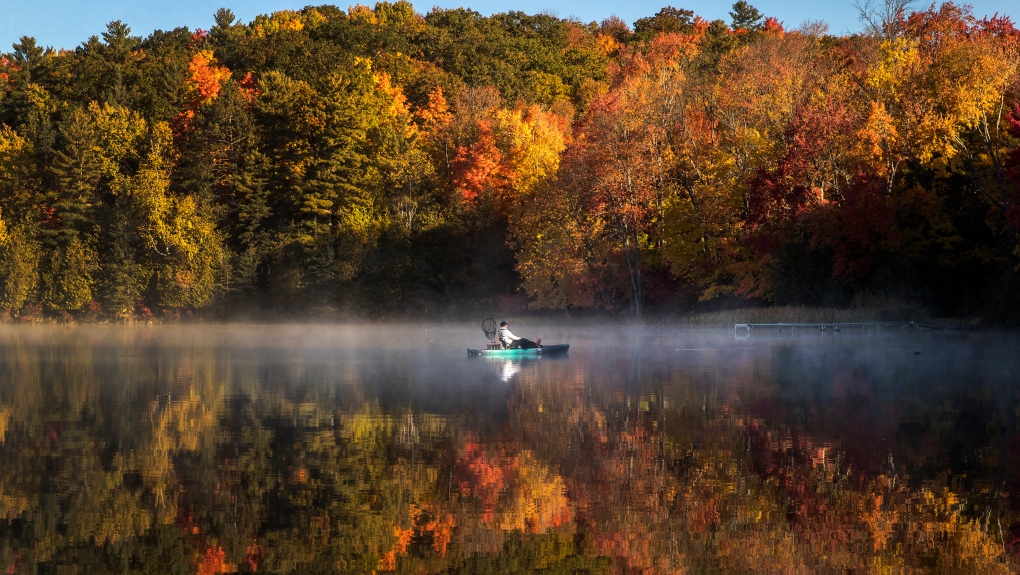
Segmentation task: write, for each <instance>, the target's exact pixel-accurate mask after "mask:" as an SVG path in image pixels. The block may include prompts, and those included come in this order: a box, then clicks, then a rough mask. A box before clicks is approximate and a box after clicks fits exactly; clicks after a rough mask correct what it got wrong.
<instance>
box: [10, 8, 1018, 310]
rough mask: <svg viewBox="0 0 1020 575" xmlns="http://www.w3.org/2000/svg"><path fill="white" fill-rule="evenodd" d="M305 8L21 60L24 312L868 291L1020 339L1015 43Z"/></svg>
mask: <svg viewBox="0 0 1020 575" xmlns="http://www.w3.org/2000/svg"><path fill="white" fill-rule="evenodd" d="M864 8H865V9H862V14H861V21H862V23H863V31H862V32H860V33H858V34H854V35H850V36H836V35H831V34H829V32H828V30H827V27H826V26H825V24H824V23H821V22H818V23H810V22H808V23H804V24H801V25H799V27H796V28H794V27H793V26H792V25H789V24H788V23H783V22H779V21H777V20H776V19H775V18H770V17H768V15H767V14H762V13H760V12H759V11H758V10H757V9H755V8H754V7H753V6H751V5H750V4H748V3H746V2H744V1H743V0H741V1H740V2H737V3H736V4H734V5H733V7H732V11H731V12H730V16H731V18H730V21H728V22H727V21H724V20H715V21H706V20H705V19H703V18H701V17H699V16H698V15H696V14H694V13H693V12H691V11H689V10H685V9H679V8H673V7H666V8H663V9H662V10H660V11H659V12H658V13H656V14H655V15H652V16H649V17H646V18H641V19H639V20H638V21H636V22H634V23H632V24H629V23H627V22H623V21H621V20H619V19H618V18H615V17H609V18H607V19H605V20H603V21H602V22H592V23H582V22H578V21H574V20H570V19H561V18H558V17H556V16H553V15H527V14H524V13H520V12H510V13H505V14H495V15H492V16H488V17H484V16H482V15H480V14H479V13H477V12H474V11H472V10H470V9H466V8H465V9H438V8H437V9H433V10H432V11H430V12H428V13H427V14H420V13H417V12H415V11H414V9H413V8H412V6H411V5H410V4H408V3H406V2H397V3H388V2H381V3H378V4H376V5H375V6H374V7H366V6H360V5H359V6H352V7H350V8H348V9H347V10H346V11H345V10H341V9H339V8H337V7H334V6H328V5H327V6H319V7H315V8H312V7H309V8H305V9H303V10H300V11H282V12H276V13H274V14H272V15H266V16H259V17H257V18H255V19H254V20H253V21H251V22H248V23H243V22H239V21H237V20H236V18H235V17H234V15H233V14H232V13H231V12H230V10H227V9H221V10H219V11H218V12H217V13H216V15H215V22H216V23H215V26H214V27H212V28H211V29H210V30H208V31H206V30H188V29H184V28H179V29H176V30H170V31H156V32H153V33H152V34H151V35H149V36H148V37H144V38H142V37H138V36H134V35H132V32H131V29H130V28H129V26H128V25H127V24H125V23H122V22H119V21H116V22H112V23H110V24H109V25H108V26H107V29H106V31H104V32H102V34H100V35H98V36H93V37H91V38H89V39H87V40H86V41H84V42H83V43H81V44H80V45H79V46H78V47H77V48H74V49H73V50H53V49H51V48H48V47H44V46H40V45H38V44H37V43H36V41H35V40H34V39H33V38H30V37H23V38H21V40H20V41H19V42H17V43H15V44H14V45H13V51H11V52H9V53H5V54H0V124H2V126H0V312H2V313H3V315H4V316H5V317H8V318H17V319H20V320H25V321H30V320H38V319H44V318H46V319H58V320H60V319H63V320H68V321H71V320H75V321H105V320H119V321H133V320H145V319H149V318H155V319H160V318H179V317H182V316H188V315H199V316H203V317H216V318H234V317H241V316H246V315H258V316H263V317H265V316H271V315H272V314H293V313H305V314H327V315H329V314H334V315H336V316H340V315H342V314H354V315H359V316H363V317H385V316H395V315H402V314H412V315H413V314H419V315H422V314H424V315H427V314H438V313H443V312H445V311H448V310H449V309H451V308H454V307H456V308H457V309H460V310H468V311H470V310H503V311H508V310H509V311H513V310H525V309H532V310H559V311H560V312H562V310H567V311H575V310H576V311H582V312H583V311H589V310H590V311H595V312H599V313H602V312H610V313H616V314H620V315H625V316H626V315H629V316H636V317H640V316H641V315H642V314H643V313H652V312H657V311H662V310H670V311H677V310H688V309H697V307H698V306H710V305H713V302H722V301H728V302H733V301H744V302H753V303H754V304H755V305H769V304H779V305H782V304H810V305H836V306H845V305H850V304H851V303H852V302H853V301H855V298H859V297H860V296H861V294H888V295H892V296H895V297H901V298H904V299H908V300H912V301H918V302H920V303H922V304H923V305H924V306H926V307H927V308H928V309H931V310H932V311H933V312H934V313H938V314H944V315H959V314H984V313H989V312H991V310H995V312H996V314H997V316H998V317H1000V318H1002V319H1003V320H1004V321H1008V322H1013V323H1016V322H1018V321H1020V304H1018V302H1017V300H1016V298H1015V297H1013V294H1014V293H1015V292H1016V290H1017V289H1018V288H1020V68H1018V67H1020V31H1018V29H1017V28H1016V26H1015V25H1014V24H1013V23H1012V22H1011V20H1010V19H1009V18H1008V17H1005V16H994V17H986V16H984V15H975V14H972V13H971V12H970V10H969V8H966V7H964V6H962V5H955V4H952V3H946V4H942V5H941V6H935V5H932V6H931V7H930V8H923V9H921V8H918V9H913V8H910V5H909V4H908V3H906V2H903V1H902V0H888V1H886V2H885V3H884V4H867V5H866V6H865V7H864Z"/></svg>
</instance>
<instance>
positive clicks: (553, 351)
mask: <svg viewBox="0 0 1020 575" xmlns="http://www.w3.org/2000/svg"><path fill="white" fill-rule="evenodd" d="M568 348H570V344H568V343H558V344H555V345H543V346H539V347H533V348H531V349H474V348H470V347H469V348H468V355H482V356H485V357H529V356H536V355H558V354H561V353H567V349H568Z"/></svg>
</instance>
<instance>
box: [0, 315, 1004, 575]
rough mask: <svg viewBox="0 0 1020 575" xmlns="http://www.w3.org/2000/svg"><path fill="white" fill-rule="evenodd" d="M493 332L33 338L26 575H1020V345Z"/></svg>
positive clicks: (21, 379)
mask: <svg viewBox="0 0 1020 575" xmlns="http://www.w3.org/2000/svg"><path fill="white" fill-rule="evenodd" d="M477 332H478V330H477V329H474V328H472V329H465V328H461V327H459V326H400V327H395V326H391V327H379V326H365V325H349V326H335V327H327V326H273V327H252V326H190V327H189V326H183V327H110V326H100V327H89V328H84V327H83V328H56V327H4V328H2V329H0V570H3V572H6V573H36V572H62V571H65V570H79V571H84V572H95V573H100V572H118V573H122V572H140V573H144V572H160V573H217V572H230V571H239V572H245V571H270V572H281V573H283V572H294V573H306V572H319V571H323V572H325V571H329V572H337V571H339V572H345V573H371V572H401V573H403V572H407V573H447V572H449V573H453V572H463V573H486V572H492V573H515V572H520V573H525V572H529V573H530V572H536V571H539V570H541V571H543V572H548V573H560V572H562V573H576V572H583V573H614V572H642V573H654V572H664V573H674V572H680V571H687V572H770V573H774V572H784V573H785V572H790V573H793V572H846V571H855V572H856V571H864V570H870V569H875V568H876V567H879V568H881V569H880V570H883V569H884V570H888V571H890V572H911V571H914V572H939V573H990V572H1018V571H1020V569H1018V554H1020V466H1018V465H1017V464H1016V461H1020V423H1018V419H1020V390H1018V388H1017V386H1016V374H1018V373H1020V354H1017V353H1016V350H1017V349H1020V348H1018V346H1017V344H1018V343H1020V339H1018V338H1017V337H1016V336H1014V335H1011V334H943V333H924V334H910V335H888V336H887V335H883V336H876V337H870V336H868V337H864V336H853V337H843V336H839V337H803V336H800V337H766V338H750V339H736V338H734V337H733V334H732V333H731V332H730V331H729V330H718V331H711V330H705V331H690V330H687V331H683V330H675V329H670V328H664V327H640V328H638V327H613V326H600V327H597V328H584V329H577V328H545V333H541V334H537V336H538V337H542V338H543V339H545V340H546V341H563V342H566V343H570V344H571V347H570V353H569V355H568V356H562V357H541V358H520V359H505V358H499V359H493V358H472V359H469V358H466V357H464V349H465V347H468V346H476V345H478V344H479V339H480V337H481V336H480V334H479V333H477ZM482 344H483V345H484V342H482Z"/></svg>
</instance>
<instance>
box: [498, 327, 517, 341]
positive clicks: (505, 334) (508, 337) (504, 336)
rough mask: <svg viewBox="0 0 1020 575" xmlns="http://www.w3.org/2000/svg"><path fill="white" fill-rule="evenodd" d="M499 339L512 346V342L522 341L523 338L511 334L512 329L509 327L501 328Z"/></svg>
mask: <svg viewBox="0 0 1020 575" xmlns="http://www.w3.org/2000/svg"><path fill="white" fill-rule="evenodd" d="M499 339H500V341H502V342H503V343H504V344H506V345H510V343H511V342H512V341H514V340H517V339H521V338H519V337H517V336H516V335H514V334H513V333H511V332H510V328H508V327H501V328H499Z"/></svg>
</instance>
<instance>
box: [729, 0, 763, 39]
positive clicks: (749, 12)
mask: <svg viewBox="0 0 1020 575" xmlns="http://www.w3.org/2000/svg"><path fill="white" fill-rule="evenodd" d="M730 19H731V20H730V26H731V27H732V28H733V29H734V30H745V31H747V32H761V30H762V29H763V28H764V27H765V17H764V16H762V13H761V12H759V11H758V9H757V8H755V7H754V6H751V4H749V3H748V2H746V1H745V0H737V2H735V3H734V4H733V10H732V11H731V12H730Z"/></svg>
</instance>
